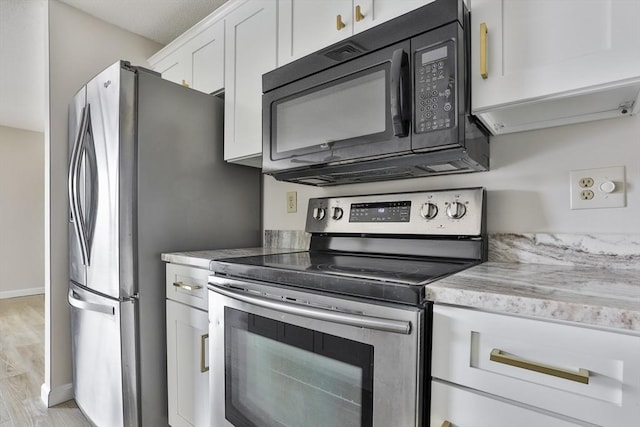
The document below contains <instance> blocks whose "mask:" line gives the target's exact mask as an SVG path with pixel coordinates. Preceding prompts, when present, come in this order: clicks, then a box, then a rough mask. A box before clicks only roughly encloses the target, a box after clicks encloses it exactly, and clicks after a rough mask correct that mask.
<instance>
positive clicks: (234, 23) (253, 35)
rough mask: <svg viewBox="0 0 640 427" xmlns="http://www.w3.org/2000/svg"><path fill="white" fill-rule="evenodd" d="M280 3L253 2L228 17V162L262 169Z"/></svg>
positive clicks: (273, 0)
mask: <svg viewBox="0 0 640 427" xmlns="http://www.w3.org/2000/svg"><path fill="white" fill-rule="evenodd" d="M276 10H277V8H276V2H275V0H270V1H265V0H249V1H247V2H245V3H243V4H242V5H241V6H239V7H238V8H237V9H235V10H234V11H233V12H232V13H230V14H229V15H228V16H227V17H226V32H225V33H226V35H225V38H226V40H225V42H226V54H225V66H226V70H225V97H224V159H225V160H227V161H232V162H234V163H240V164H244V165H247V166H255V167H261V166H262V74H264V73H266V72H267V71H270V70H273V69H274V68H275V67H276V56H277V51H276V49H277V46H276V33H277V28H276V23H277V16H276Z"/></svg>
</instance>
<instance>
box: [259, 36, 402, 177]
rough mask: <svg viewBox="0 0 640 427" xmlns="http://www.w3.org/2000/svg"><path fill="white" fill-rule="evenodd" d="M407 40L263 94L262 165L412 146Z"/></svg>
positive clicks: (352, 157) (332, 159)
mask: <svg viewBox="0 0 640 427" xmlns="http://www.w3.org/2000/svg"><path fill="white" fill-rule="evenodd" d="M408 54H409V42H403V43H400V44H397V45H394V46H390V47H388V48H385V49H381V50H380V51H376V52H373V53H370V54H367V55H364V56H362V57H359V58H356V59H353V60H351V61H348V62H345V63H343V64H339V65H337V66H335V67H333V68H330V69H327V70H325V71H323V72H320V73H317V74H314V75H311V76H309V77H307V78H304V79H301V80H299V81H296V82H293V83H290V84H287V85H284V86H281V87H279V88H277V89H274V90H273V91H270V92H267V93H265V95H264V96H263V112H264V113H263V114H264V118H263V123H266V125H265V131H264V136H265V138H264V144H265V145H264V152H265V153H268V154H269V155H268V156H265V158H264V159H263V170H264V171H265V172H267V173H268V172H271V171H278V170H283V169H292V168H304V167H308V166H312V165H322V164H338V163H347V162H352V161H359V160H361V159H366V158H371V157H380V156H386V155H395V154H397V153H399V152H403V151H404V152H406V151H409V150H410V145H411V142H410V137H409V124H408V119H409V117H410V111H409V110H410V106H409V100H410V99H409V98H410V96H409V95H410V85H411V81H410V65H409V56H408Z"/></svg>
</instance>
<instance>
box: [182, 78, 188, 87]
mask: <svg viewBox="0 0 640 427" xmlns="http://www.w3.org/2000/svg"><path fill="white" fill-rule="evenodd" d="M182 86H184V87H189V83H187V81H186V80H184V79H182Z"/></svg>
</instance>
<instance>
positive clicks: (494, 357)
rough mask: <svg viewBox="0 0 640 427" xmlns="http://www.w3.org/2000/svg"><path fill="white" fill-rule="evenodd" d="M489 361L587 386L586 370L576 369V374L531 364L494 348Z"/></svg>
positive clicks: (587, 372)
mask: <svg viewBox="0 0 640 427" xmlns="http://www.w3.org/2000/svg"><path fill="white" fill-rule="evenodd" d="M489 360H491V361H493V362H497V363H504V364H505V365H510V366H515V367H516V368H522V369H527V370H529V371H535V372H540V373H541V374H546V375H551V376H554V377H558V378H564V379H565V380H569V381H575V382H578V383H582V384H589V371H587V370H586V369H578V372H575V371H569V370H566V369H562V368H556V367H553V366H549V365H544V364H542V363H536V362H532V361H530V360H526V359H522V358H520V357H517V356H510V355H507V354H504V353H503V352H502V350H498V349H497V348H494V349H493V350H491V356H490V357H489Z"/></svg>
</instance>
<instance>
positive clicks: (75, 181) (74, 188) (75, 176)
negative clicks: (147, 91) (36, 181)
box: [68, 105, 89, 265]
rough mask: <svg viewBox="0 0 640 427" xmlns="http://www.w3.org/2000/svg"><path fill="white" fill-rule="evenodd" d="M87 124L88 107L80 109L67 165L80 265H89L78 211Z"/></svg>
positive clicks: (82, 225)
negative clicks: (77, 128) (80, 258)
mask: <svg viewBox="0 0 640 427" xmlns="http://www.w3.org/2000/svg"><path fill="white" fill-rule="evenodd" d="M88 122H89V106H88V105H87V106H86V107H84V108H83V109H82V119H81V121H80V129H79V130H78V134H77V135H76V142H75V144H74V145H73V149H72V151H71V162H70V164H69V182H68V184H69V205H70V209H71V214H72V216H73V219H74V220H73V224H74V228H75V230H76V236H77V237H78V241H79V242H80V250H81V253H82V263H83V264H84V265H89V250H88V248H87V238H86V232H85V222H84V216H83V215H82V211H81V209H80V166H81V162H82V151H83V145H84V138H85V135H86V133H87V127H88Z"/></svg>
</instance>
